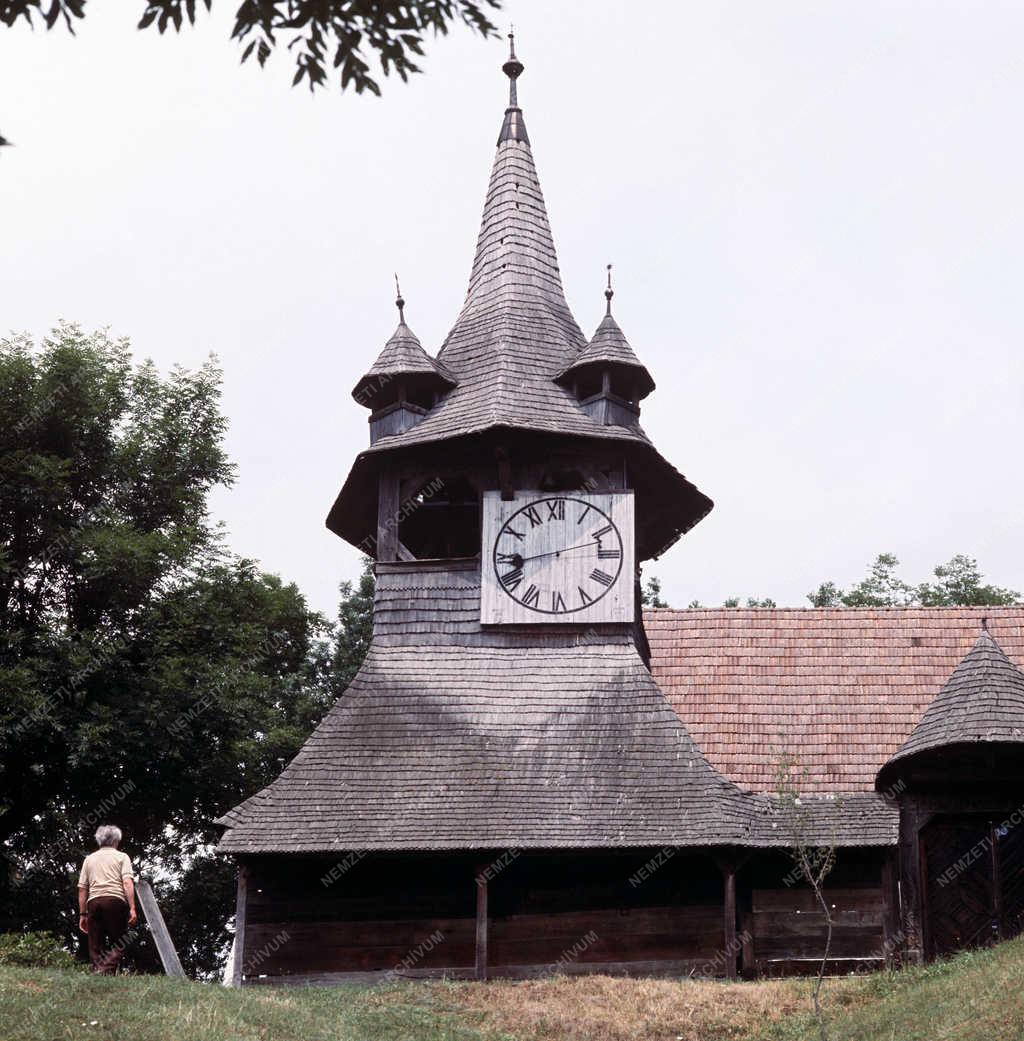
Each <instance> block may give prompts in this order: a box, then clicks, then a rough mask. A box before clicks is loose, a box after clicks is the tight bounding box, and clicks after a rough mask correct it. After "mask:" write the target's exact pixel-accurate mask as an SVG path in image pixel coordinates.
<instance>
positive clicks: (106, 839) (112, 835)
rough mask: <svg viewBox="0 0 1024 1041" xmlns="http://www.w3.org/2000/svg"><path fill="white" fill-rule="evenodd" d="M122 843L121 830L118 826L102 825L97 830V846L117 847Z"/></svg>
mask: <svg viewBox="0 0 1024 1041" xmlns="http://www.w3.org/2000/svg"><path fill="white" fill-rule="evenodd" d="M120 841H121V829H120V828H119V827H118V826H117V825H116V824H101V825H100V826H99V827H98V828H97V829H96V845H97V846H100V847H102V846H116V845H117V844H118V843H119V842H120Z"/></svg>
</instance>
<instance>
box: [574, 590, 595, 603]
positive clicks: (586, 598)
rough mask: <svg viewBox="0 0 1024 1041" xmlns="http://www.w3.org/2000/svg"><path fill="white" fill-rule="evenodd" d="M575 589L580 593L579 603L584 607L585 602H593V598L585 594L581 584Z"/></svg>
mask: <svg viewBox="0 0 1024 1041" xmlns="http://www.w3.org/2000/svg"><path fill="white" fill-rule="evenodd" d="M576 590H577V592H578V593H579V594H580V603H581V604H583V606H584V607H586V606H587V604H592V603H593V602H594V598H593V597H592V596H588V595H587V591H586V590H585V589H584V588H583V586H577V587H576Z"/></svg>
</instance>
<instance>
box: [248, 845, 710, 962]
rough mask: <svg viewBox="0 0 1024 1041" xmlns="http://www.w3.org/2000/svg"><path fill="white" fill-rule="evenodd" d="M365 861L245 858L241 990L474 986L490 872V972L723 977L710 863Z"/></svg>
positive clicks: (651, 858)
mask: <svg viewBox="0 0 1024 1041" xmlns="http://www.w3.org/2000/svg"><path fill="white" fill-rule="evenodd" d="M357 857H358V854H354V855H349V856H347V857H346V856H344V855H342V856H339V857H338V858H321V857H309V858H303V857H296V856H294V855H291V856H288V857H281V858H276V857H253V858H248V859H247V861H246V870H247V885H246V922H245V940H244V950H243V954H242V963H243V972H244V976H245V982H246V983H258V982H265V983H268V982H274V983H278V982H288V981H289V980H293V981H295V982H299V981H301V982H311V981H312V982H315V981H321V982H331V981H334V980H339V981H340V980H342V979H346V978H347V979H352V980H358V979H364V980H367V981H369V980H372V979H374V978H381V977H382V976H383V975H384V974H387V973H394V974H395V975H396V977H398V978H417V977H423V976H440V975H448V976H452V977H456V978H459V977H464V978H468V977H472V976H473V975H474V973H475V968H474V964H475V963H474V959H475V953H476V937H475V924H476V922H475V902H476V888H477V887H476V881H475V879H476V877H477V876H478V874H480V873H482V872H483V873H486V874H487V875H488V878H489V881H488V890H489V896H490V899H489V914H488V933H489V935H488V972H489V974H490V975H491V976H508V977H513V978H515V977H530V976H537V975H546V974H550V973H552V972H555V971H561V972H565V973H568V974H574V973H579V972H595V971H602V972H618V973H627V972H628V973H634V974H637V975H641V974H662V975H678V974H685V973H686V972H689V971H690V970H691V969H695V970H697V971H700V972H703V973H706V974H722V973H724V971H725V960H724V958H723V957H722V955H721V951H722V947H723V935H724V919H723V913H722V881H721V874H720V873H719V871H718V869H717V867H716V866H715V864H714V863H713V861H711V859H710V858H708V857H706V856H699V855H683V854H678V855H672V854H671V853H670V854H668V855H666V854H665V853H664V852H660V851H658V850H651V851H648V852H645V853H643V854H630V855H614V854H612V855H604V854H595V855H589V856H588V855H571V854H566V855H563V856H549V855H543V856H541V855H532V854H528V853H524V854H521V855H516V854H515V853H514V851H513V853H512V854H504V855H502V854H500V852H499V853H495V854H494V855H493V856H491V857H485V858H483V859H481V858H480V857H472V856H468V855H464V854H455V855H448V854H444V855H442V854H435V855H427V854H424V855H411V854H410V855H405V856H387V855H371V856H367V857H359V858H358V859H356V858H357Z"/></svg>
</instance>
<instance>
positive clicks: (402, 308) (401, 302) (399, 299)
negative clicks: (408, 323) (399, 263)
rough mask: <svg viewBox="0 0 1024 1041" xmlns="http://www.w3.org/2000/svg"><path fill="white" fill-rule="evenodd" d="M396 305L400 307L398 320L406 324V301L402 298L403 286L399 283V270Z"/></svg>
mask: <svg viewBox="0 0 1024 1041" xmlns="http://www.w3.org/2000/svg"><path fill="white" fill-rule="evenodd" d="M395 307H397V308H398V320H399V321H400V322H401V323H402V324H403V325H405V301H404V300H403V299H402V287H401V286H400V285H399V284H398V272H397V271H396V272H395Z"/></svg>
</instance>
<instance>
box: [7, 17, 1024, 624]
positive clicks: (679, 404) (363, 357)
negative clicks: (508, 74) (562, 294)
mask: <svg viewBox="0 0 1024 1041" xmlns="http://www.w3.org/2000/svg"><path fill="white" fill-rule="evenodd" d="M214 7H215V14H214V17H213V18H212V19H204V20H203V24H201V25H200V27H199V28H197V29H194V30H192V31H188V32H185V33H183V35H182V36H181V37H180V38H179V37H174V36H173V35H168V36H167V37H159V36H158V35H157V34H155V33H153V32H145V33H137V32H136V31H135V30H134V27H133V26H134V21H135V20H136V19H137V17H138V12H139V11H141V9H142V4H141V3H134V4H131V3H125V2H121V3H117V4H105V5H101V4H90V5H89V16H88V18H87V19H86V20H85V22H84V23H82V24H81V25H80V26H79V29H78V37H77V38H75V39H71V38H69V37H68V36H67V34H66V33H65V32H64V31H62V30H57V31H54V32H52V33H43V32H40V31H37V32H36V33H35V34H32V33H30V32H28V31H26V30H24V29H22V30H19V31H17V32H13V33H12V32H11V31H9V30H6V29H2V28H0V132H3V134H4V135H5V136H6V137H8V138H9V139H11V140H12V141H13V142H14V143H15V145H16V147H14V148H10V149H4V150H3V152H2V154H0V246H2V248H0V330H3V331H7V330H27V331H29V332H31V333H33V334H35V335H36V336H38V337H41V336H42V335H43V334H44V333H45V332H46V331H47V330H48V329H49V328H50V327H51V326H52V325H53V324H54V323H55V322H56V320H57V319H58V318H61V317H65V318H69V319H75V320H78V321H79V322H81V323H82V324H83V325H84V326H85V327H86V328H94V327H97V326H102V325H109V326H110V327H111V329H112V330H113V331H114V332H115V333H117V334H119V335H127V336H128V337H130V338H131V340H132V343H133V345H134V349H135V352H136V354H137V356H138V357H140V358H141V357H144V356H150V357H152V358H154V359H155V360H156V361H157V362H158V363H159V364H160V365H161V366H162V367H165V368H166V367H169V366H170V365H171V364H173V363H174V362H181V363H183V364H185V365H188V366H196V365H198V364H200V363H201V362H202V360H203V359H204V358H205V357H206V355H207V354H208V352H210V351H215V352H216V353H217V354H218V355H219V357H220V359H221V363H222V364H223V366H224V368H225V400H224V405H225V409H226V412H227V414H228V416H229V417H230V420H231V429H230V434H229V437H228V449H229V451H230V454H231V456H232V458H233V459H234V460H235V461H236V462H237V463H238V464H239V479H238V482H237V484H236V486H235V487H234V488H233V489H231V490H229V491H222V492H218V493H217V494H216V495H215V496H214V499H213V508H214V512H215V515H216V517H217V518H218V519H222V520H224V521H225V523H226V525H227V527H228V529H229V531H230V543H231V545H232V547H233V548H234V550H235V551H236V552H238V553H240V554H244V555H246V556H251V557H254V558H256V559H258V560H260V561H261V562H262V565H263V566H264V567H265V568H266V569H268V570H271V571H275V572H278V573H280V574H281V575H282V576H283V577H285V578H286V579H289V580H294V581H296V582H297V583H298V584H299V586H300V587H301V588H302V589H303V590H304V591H305V592H306V593H307V595H308V596H309V599H310V601H311V602H312V604H313V605H314V606H316V607H318V608H320V609H322V610H324V611H326V612H328V613H329V614H333V612H334V609H335V604H336V586H337V583H338V582H339V581H340V580H341V579H343V578H345V577H353V576H354V575H355V573H356V571H357V556H356V553H355V551H354V550H352V549H350V548H349V547H347V545H346V544H344V543H343V542H341V541H340V540H339V539H337V538H336V537H335V536H333V535H331V534H330V533H329V532H328V531H327V530H326V529H325V527H324V524H323V521H324V517H325V516H326V514H327V510H328V508H329V507H330V505H331V502H332V501H333V499H334V496H335V494H336V493H337V491H338V489H339V487H340V486H341V483H342V480H343V478H344V476H345V474H346V473H347V471H348V468H349V465H350V463H351V461H352V459H353V457H354V455H355V453H356V451H357V450H358V449H359V448H360V447H362V446H363V445H364V444H365V443H366V442H367V440H368V430H367V424H366V412H365V410H363V409H362V408H360V407H359V406H357V405H356V404H355V403H354V402H353V401H352V400H351V398H350V397H349V391H350V390H351V388H352V386H353V385H354V383H355V382H356V380H357V378H358V377H359V375H360V374H361V373H362V372H363V371H364V370H365V368H366V367H367V366H368V364H369V363H370V362H371V361H372V360H373V358H374V357H375V356H376V354H377V352H378V351H379V350H380V348H381V347H382V346H383V344H384V341H385V340H386V339H387V337H388V336H389V335H390V334H391V332H392V331H393V328H394V325H395V311H394V307H393V303H392V300H393V287H392V278H391V273H392V271H394V270H396V269H397V270H398V271H399V273H400V275H401V278H402V288H403V291H404V294H405V297H406V299H407V301H408V306H407V316H408V319H409V322H410V325H411V326H412V328H413V329H414V330H415V331H416V333H417V334H418V336H419V337H420V339H421V341H422V342H423V344H424V346H425V347H426V348H427V349H428V350H430V351H432V352H435V351H436V350H437V349H438V347H439V346H440V344H441V342H442V340H443V339H444V336H445V333H446V332H447V330H448V328H449V327H450V326H451V324H452V323H453V322H454V320H455V317H456V314H457V312H458V310H459V306H460V303H461V300H462V296H463V294H464V292H465V286H466V279H467V276H468V273H469V266H470V262H471V260H472V252H473V246H474V243H475V239H476V233H477V224H478V220H479V216H480V210H481V206H482V202H483V197H484V191H485V188H486V184H487V178H488V174H489V171H490V165H491V161H492V158H493V150H494V142H495V139H496V136H497V132H498V128H499V126H500V123H501V117H502V111H503V108H504V104H505V97H506V87H507V81H506V80H505V77H504V76H503V75H502V74H501V72H500V65H501V62H502V61H503V60H504V55H505V50H504V47H505V44H504V41H503V40H502V41H500V42H499V41H490V42H488V43H484V42H482V41H481V40H480V39H479V38H477V37H474V36H472V35H471V34H470V33H469V32H468V31H464V30H457V31H454V32H453V35H451V36H450V37H448V38H447V39H443V40H440V41H438V42H437V43H435V44H433V45H432V46H431V48H430V52H429V56H428V59H427V61H426V62H425V68H426V70H427V71H426V74H425V75H423V76H419V77H416V78H415V79H414V80H412V81H411V82H410V83H409V84H407V85H403V84H402V83H401V82H400V81H398V80H390V79H389V80H387V81H385V82H384V97H383V99H375V98H373V97H369V96H366V97H357V96H356V95H354V94H353V95H340V94H339V93H337V92H335V91H328V92H321V93H320V94H318V95H317V96H315V97H310V95H309V93H308V91H307V90H306V89H305V88H296V89H291V88H290V87H289V85H288V84H289V82H290V78H291V72H292V66H291V63H290V59H289V57H288V56H287V55H286V54H284V53H282V54H280V55H278V56H277V57H276V58H275V59H273V60H272V66H271V68H268V69H267V70H264V71H263V72H260V71H259V69H258V68H257V67H256V66H255V65H252V66H249V65H247V66H245V67H244V68H239V66H238V50H237V48H236V47H235V45H234V44H232V43H230V42H229V40H228V35H229V23H230V16H231V12H232V10H233V7H234V5H233V4H231V3H226V2H225V0H218V2H217V3H216V4H215V5H214ZM509 19H511V20H512V21H513V22H514V23H515V25H516V31H517V36H518V50H519V53H520V56H521V58H522V59H523V61H524V63H525V65H526V72H525V73H524V75H523V78H522V80H521V81H520V101H521V103H522V105H523V108H524V111H525V114H526V121H527V125H528V127H529V131H530V136H531V139H532V142H533V149H534V155H535V158H536V161H537V166H538V169H539V172H540V177H541V184H542V186H543V188H544V192H545V196H546V199H547V204H548V212H549V215H550V217H551V222H552V226H553V230H554V234H555V242H556V245H557V247H558V250H559V259H560V262H561V267H562V274H563V279H564V282H565V287H566V292H567V296H568V299H569V302H570V305H571V306H572V307H573V309H574V311H575V314H576V317H577V320H578V321H579V322H580V324H581V326H582V327H583V329H584V331H585V332H586V333H587V334H588V335H589V334H590V332H592V331H593V329H594V327H595V326H596V325H597V322H598V321H599V319H600V316H601V313H602V307H603V303H604V301H603V298H602V296H601V292H602V288H603V286H602V279H603V275H604V264H605V262H606V261H607V260H612V261H613V262H614V264H615V275H616V297H615V311H616V316H617V317H618V319H619V322H620V324H621V325H622V327H623V329H624V331H625V333H626V335H627V337H629V339H630V341H631V342H632V344H633V347H634V348H635V350H636V351H637V353H638V354H639V356H640V357H641V358H642V359H643V360H644V361H645V362H646V364H647V365H648V367H649V368H650V370H651V372H652V373H653V375H654V378H655V380H656V381H657V383H658V390H657V391H656V392H655V394H654V395H653V396H652V397H651V398H649V399H648V401H647V402H646V403H645V410H644V417H643V422H644V426H645V428H646V429H647V431H648V433H649V434H650V435H651V436H652V437H653V438H654V440H655V442H656V444H657V445H658V447H659V449H660V450H661V451H662V453H663V454H664V455H665V456H666V457H667V458H669V459H670V460H671V461H672V462H673V463H674V464H675V465H676V466H677V467H678V468H679V469H680V470H682V471H683V472H684V473H685V474H686V475H687V476H688V477H690V478H691V480H693V481H694V482H695V483H696V484H697V485H698V486H699V487H700V488H701V489H702V490H703V491H705V492H706V493H707V494H709V495H710V496H711V497H712V498H713V499H714V500H715V502H716V508H715V510H714V511H713V512H712V513H711V515H710V516H709V517H708V518H707V519H706V520H704V521H703V522H702V523H701V524H700V525H699V526H698V527H697V528H696V529H695V530H694V531H693V532H691V533H690V534H689V535H688V536H686V538H685V539H683V541H682V542H681V543H679V544H678V545H677V546H676V547H675V548H674V549H673V550H672V551H671V552H670V553H669V554H668V555H667V556H666V557H665V558H664V559H663V560H661V561H659V562H656V563H654V564H653V565H649V566H648V569H647V570H648V573H652V572H653V573H654V574H657V575H659V576H660V577H661V578H662V580H663V582H664V585H665V587H666V592H667V594H668V597H669V601H670V602H671V603H672V604H673V605H676V606H683V605H685V604H686V603H687V602H688V601H690V600H691V599H694V598H697V599H700V600H701V601H702V602H704V603H705V604H718V603H720V602H721V601H722V600H723V599H724V598H725V597H727V596H731V595H743V596H746V595H758V596H766V595H771V596H774V597H775V598H776V600H777V601H778V602H779V603H780V604H804V603H806V601H805V600H804V594H806V593H807V592H808V591H809V590H810V589H812V588H813V587H814V586H816V585H817V584H818V583H819V582H820V581H821V580H823V579H826V578H830V577H831V578H835V579H836V580H838V581H839V582H841V583H847V582H850V581H853V580H855V579H857V578H859V577H861V576H862V575H863V574H864V573H865V571H866V570H867V564H868V563H869V561H870V560H872V559H873V558H874V556H875V555H876V554H877V553H878V552H880V551H884V550H890V551H892V552H895V553H896V554H897V555H898V556H900V557H901V559H902V560H903V561H904V563H905V569H904V570H905V573H906V575H907V576H908V577H909V578H910V579H911V580H915V581H916V580H921V579H923V578H925V577H926V576H927V573H928V572H929V571H930V568H931V567H932V566H933V565H934V564H936V563H939V562H941V561H944V560H946V559H948V558H949V557H950V556H951V555H952V554H953V553H956V552H966V553H970V554H973V555H976V556H977V557H978V558H979V560H980V562H981V564H982V567H983V568H984V570H985V571H986V574H987V575H988V577H989V578H990V579H991V580H993V581H996V582H998V583H999V584H1002V585H1009V586H1011V587H1013V588H1016V589H1024V550H1022V543H1021V538H1020V534H1021V529H1022V524H1024V486H1022V482H1021V473H1020V471H1021V449H1022V445H1024V408H1022V404H1024V400H1022V399H1024V360H1022V357H1024V354H1022V343H1021V329H1022V321H1021V317H1022V315H1021V310H1022V294H1021V284H1022V276H1024V252H1022V245H1021V243H1022V241H1024V202H1022V186H1024V135H1022V133H1021V112H1022V110H1024V51H1022V48H1021V41H1022V39H1024V7H1022V6H1021V5H1020V3H1019V2H1005V3H1002V2H997V0H986V3H984V4H979V3H976V2H971V0H961V2H959V3H941V2H934V0H932V2H928V3H910V2H893V0H885V2H882V0H873V2H868V3H864V2H863V0H850V2H837V0H829V2H824V3H822V2H820V0H806V2H802V3H801V2H784V0H780V2H775V3H772V4H761V3H755V2H754V0H747V2H746V3H737V2H720V3H714V4H707V3H701V4H698V3H695V2H688V3H679V2H662V3H656V2H648V3H631V4H624V3H621V2H615V0H586V2H584V0H576V2H558V3H552V2H551V0H547V2H546V3H545V2H541V0H510V2H508V3H507V4H506V8H505V11H504V12H503V13H502V15H501V20H502V24H503V25H504V24H506V23H507V21H508V20H509ZM211 23H212V24H211Z"/></svg>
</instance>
